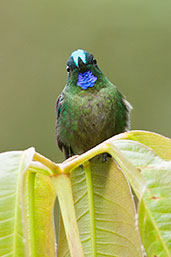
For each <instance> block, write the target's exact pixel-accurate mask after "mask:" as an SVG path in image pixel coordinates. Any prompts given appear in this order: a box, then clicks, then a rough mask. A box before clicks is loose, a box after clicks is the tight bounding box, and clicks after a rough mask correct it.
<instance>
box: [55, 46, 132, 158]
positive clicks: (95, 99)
mask: <svg viewBox="0 0 171 257" xmlns="http://www.w3.org/2000/svg"><path fill="white" fill-rule="evenodd" d="M66 70H67V72H68V77H67V82H66V86H65V88H64V89H63V91H62V93H61V94H60V95H59V97H58V99H57V102H56V114H57V122H56V138H57V144H58V146H59V148H60V150H61V151H63V150H64V152H65V157H66V158H68V157H70V156H72V155H74V154H81V153H83V152H85V151H87V150H89V149H91V148H92V147H94V146H96V145H97V144H99V143H101V142H103V141H104V140H106V139H108V138H110V137H112V136H114V135H116V134H119V133H121V132H124V131H127V130H129V127H130V118H129V114H130V111H131V109H132V107H131V105H130V104H129V102H128V101H127V100H126V99H125V98H124V96H123V95H122V94H121V93H120V92H119V91H118V89H117V88H116V86H115V85H113V84H112V83H111V82H110V81H109V80H108V79H107V78H106V77H105V76H104V75H103V73H102V71H101V70H100V68H99V67H98V65H97V62H96V60H95V58H94V56H93V55H92V54H89V53H87V52H85V51H84V50H80V49H79V50H77V51H74V52H73V53H72V54H71V56H70V58H69V60H68V62H67V67H66Z"/></svg>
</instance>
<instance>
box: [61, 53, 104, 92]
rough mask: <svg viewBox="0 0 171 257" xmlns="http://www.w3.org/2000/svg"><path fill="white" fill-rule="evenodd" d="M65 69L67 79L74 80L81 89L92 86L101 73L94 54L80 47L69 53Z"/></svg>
mask: <svg viewBox="0 0 171 257" xmlns="http://www.w3.org/2000/svg"><path fill="white" fill-rule="evenodd" d="M66 70H67V72H68V79H69V80H70V81H71V80H72V81H74V82H75V84H76V86H79V87H81V89H83V90H86V89H88V88H92V87H94V85H95V83H96V81H97V80H98V78H99V77H100V75H102V72H101V70H100V69H99V67H98V65H97V61H96V59H95V58H94V56H93V55H92V54H89V53H87V52H85V51H84V50H80V49H78V50H76V51H74V52H73V53H72V54H71V56H70V58H69V60H68V61H67V66H66Z"/></svg>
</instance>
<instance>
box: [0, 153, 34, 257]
mask: <svg viewBox="0 0 171 257" xmlns="http://www.w3.org/2000/svg"><path fill="white" fill-rule="evenodd" d="M33 155H34V149H33V148H31V149H29V150H27V151H16V152H7V153H2V154H0V245H1V247H0V256H8V257H9V256H24V255H25V247H24V235H23V224H22V214H21V197H20V196H21V180H22V176H23V173H24V172H25V171H26V170H27V168H28V166H29V164H30V162H31V160H32V158H33Z"/></svg>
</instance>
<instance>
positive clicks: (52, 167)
mask: <svg viewBox="0 0 171 257" xmlns="http://www.w3.org/2000/svg"><path fill="white" fill-rule="evenodd" d="M34 160H35V161H38V162H40V163H42V164H44V165H45V166H46V167H48V168H49V169H50V170H51V171H52V172H53V174H54V175H55V174H59V173H61V168H60V165H59V164H56V163H55V162H52V161H51V160H49V159H48V158H46V157H44V156H43V155H41V154H39V153H35V154H34Z"/></svg>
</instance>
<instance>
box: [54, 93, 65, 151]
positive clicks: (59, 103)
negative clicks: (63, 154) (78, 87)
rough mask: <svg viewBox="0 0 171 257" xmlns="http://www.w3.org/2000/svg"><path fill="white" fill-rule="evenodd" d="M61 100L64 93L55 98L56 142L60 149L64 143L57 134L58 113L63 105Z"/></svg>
mask: <svg viewBox="0 0 171 257" xmlns="http://www.w3.org/2000/svg"><path fill="white" fill-rule="evenodd" d="M63 100H64V94H63V93H61V94H60V95H59V96H58V98H57V100H56V118H57V119H56V142H57V144H58V147H59V148H60V150H61V151H62V149H63V146H64V144H63V143H62V141H61V140H60V136H59V135H58V132H57V131H58V129H57V127H58V119H59V117H60V113H61V110H62V106H63Z"/></svg>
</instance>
